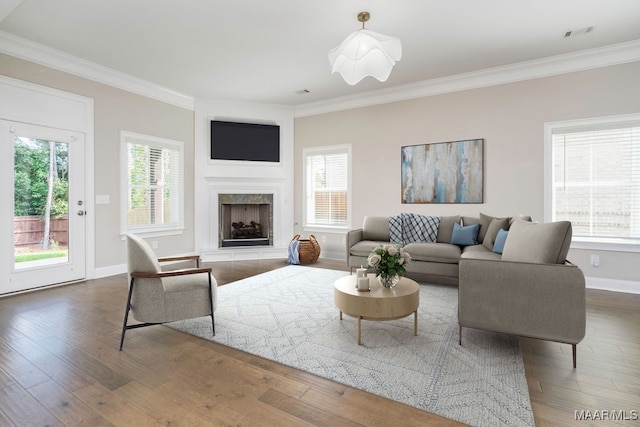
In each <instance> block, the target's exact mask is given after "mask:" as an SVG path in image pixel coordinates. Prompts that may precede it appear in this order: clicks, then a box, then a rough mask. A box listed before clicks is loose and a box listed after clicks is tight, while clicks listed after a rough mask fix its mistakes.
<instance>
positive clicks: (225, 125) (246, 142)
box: [211, 120, 280, 163]
mask: <svg viewBox="0 0 640 427" xmlns="http://www.w3.org/2000/svg"><path fill="white" fill-rule="evenodd" d="M211 159H213V160H243V161H251V162H276V163H277V162H279V161H280V126H278V125H266V124H257V123H238V122H228V121H221V120H211Z"/></svg>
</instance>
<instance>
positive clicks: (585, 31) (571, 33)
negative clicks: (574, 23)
mask: <svg viewBox="0 0 640 427" xmlns="http://www.w3.org/2000/svg"><path fill="white" fill-rule="evenodd" d="M594 28H595V26H593V25H590V26H588V27H584V28H579V29H577V30H571V31H567V32H566V33H564V38H565V39H566V38H568V37H575V36H582V35H585V34H589V33H590V32H592V31H593V29H594Z"/></svg>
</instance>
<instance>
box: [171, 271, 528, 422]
mask: <svg viewBox="0 0 640 427" xmlns="http://www.w3.org/2000/svg"><path fill="white" fill-rule="evenodd" d="M346 274H348V273H346V272H344V271H335V270H327V269H320V268H313V267H307V266H286V267H283V268H281V269H278V270H274V271H270V272H267V273H263V274H259V275H257V276H253V277H250V278H247V279H244V280H240V281H237V282H234V283H231V284H229V285H225V286H221V287H220V288H219V289H218V309H217V311H216V314H215V317H216V336H215V337H212V336H211V319H210V318H208V317H205V318H199V319H191V320H185V321H180V322H174V323H171V324H169V326H170V327H172V328H174V329H178V330H180V331H184V332H187V333H189V334H192V335H196V336H199V337H202V338H205V339H209V340H213V341H216V342H218V343H221V344H224V345H228V346H230V347H233V348H237V349H240V350H243V351H246V352H248V353H251V354H255V355H258V356H261V357H264V358H266V359H270V360H274V361H276V362H279V363H282V364H284V365H288V366H291V367H294V368H297V369H300V370H303V371H306V372H311V373H313V374H316V375H318V376H321V377H324V378H329V379H331V380H334V381H337V382H340V383H342V384H346V385H348V386H351V387H355V388H358V389H361V390H365V391H368V392H370V393H373V394H377V395H380V396H384V397H387V398H389V399H392V400H395V401H398V402H402V403H405V404H407V405H411V406H414V407H416V408H419V409H422V410H425V411H428V412H431V413H435V414H438V415H442V416H444V417H447V418H450V419H453V420H457V421H460V422H463V423H466V424H469V425H473V426H498V425H504V426H513V425H518V426H529V425H530V426H533V425H534V420H533V413H532V411H531V403H530V400H529V392H528V388H527V382H526V379H525V376H524V366H523V362H522V355H521V353H520V348H519V346H518V339H517V338H515V337H511V336H507V335H503V334H495V333H490V332H485V331H478V330H474V329H464V331H463V345H462V346H459V345H458V322H457V301H458V298H457V293H458V290H457V288H456V287H455V286H446V285H430V284H421V286H420V308H419V309H418V322H419V325H418V336H414V335H413V316H409V317H406V318H404V319H400V320H393V321H387V322H369V321H363V322H362V344H363V345H361V346H359V345H358V344H357V321H356V319H354V318H352V317H349V316H346V315H345V316H344V318H343V320H342V321H340V320H339V317H338V316H339V311H338V309H337V308H336V307H335V305H334V303H333V282H334V281H335V280H336V279H337V278H339V277H342V276H344V275H346Z"/></svg>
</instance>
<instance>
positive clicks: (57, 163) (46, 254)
mask: <svg viewBox="0 0 640 427" xmlns="http://www.w3.org/2000/svg"><path fill="white" fill-rule="evenodd" d="M13 144H14V227H13V228H14V267H15V269H16V270H18V269H27V268H34V267H43V266H47V265H53V264H62V263H67V262H68V261H69V247H68V245H69V162H68V160H69V144H68V143H64V142H56V141H49V140H42V139H34V138H28V137H21V136H17V135H14V138H13Z"/></svg>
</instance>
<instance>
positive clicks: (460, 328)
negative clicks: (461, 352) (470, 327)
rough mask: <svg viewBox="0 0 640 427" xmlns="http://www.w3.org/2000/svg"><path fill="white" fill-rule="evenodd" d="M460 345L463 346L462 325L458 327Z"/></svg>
mask: <svg viewBox="0 0 640 427" xmlns="http://www.w3.org/2000/svg"><path fill="white" fill-rule="evenodd" d="M458 345H462V325H458Z"/></svg>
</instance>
